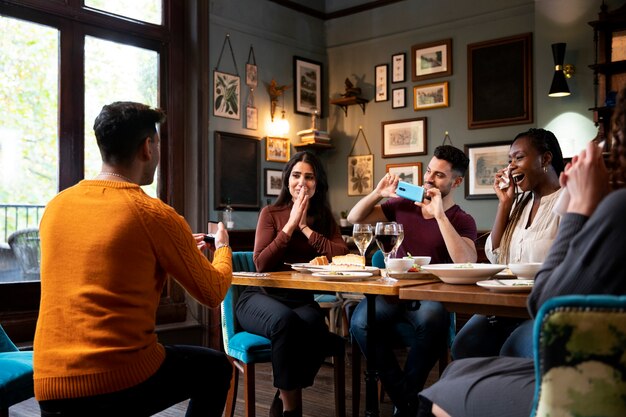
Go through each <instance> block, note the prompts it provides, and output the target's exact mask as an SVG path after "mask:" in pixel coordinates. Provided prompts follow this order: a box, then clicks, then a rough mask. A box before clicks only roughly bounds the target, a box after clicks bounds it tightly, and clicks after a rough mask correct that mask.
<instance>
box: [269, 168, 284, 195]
mask: <svg viewBox="0 0 626 417" xmlns="http://www.w3.org/2000/svg"><path fill="white" fill-rule="evenodd" d="M282 188H283V171H281V170H278V169H270V168H265V195H279V194H280V190H281V189H282Z"/></svg>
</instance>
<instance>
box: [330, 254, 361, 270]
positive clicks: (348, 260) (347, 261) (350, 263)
mask: <svg viewBox="0 0 626 417" xmlns="http://www.w3.org/2000/svg"><path fill="white" fill-rule="evenodd" d="M330 265H331V267H333V268H336V269H341V268H355V267H356V268H363V269H365V257H364V256H361V255H356V254H354V253H349V254H347V255H342V256H333V260H332V262H331V263H330Z"/></svg>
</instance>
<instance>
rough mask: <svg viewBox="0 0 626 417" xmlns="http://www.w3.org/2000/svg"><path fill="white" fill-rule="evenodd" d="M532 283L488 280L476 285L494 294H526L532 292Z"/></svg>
mask: <svg viewBox="0 0 626 417" xmlns="http://www.w3.org/2000/svg"><path fill="white" fill-rule="evenodd" d="M534 283H535V281H534V280H532V279H497V280H495V279H490V280H487V281H478V282H477V283H476V285H479V286H481V287H483V288H487V289H489V290H491V291H495V292H526V291H530V290H532V288H533V284H534Z"/></svg>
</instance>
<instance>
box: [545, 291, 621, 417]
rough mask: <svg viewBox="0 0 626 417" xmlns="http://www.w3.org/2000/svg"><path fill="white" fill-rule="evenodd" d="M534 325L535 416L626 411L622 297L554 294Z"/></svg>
mask: <svg viewBox="0 0 626 417" xmlns="http://www.w3.org/2000/svg"><path fill="white" fill-rule="evenodd" d="M534 330H535V361H536V363H535V365H536V366H535V370H536V377H537V378H536V380H537V381H539V383H538V384H537V387H536V393H535V404H534V407H533V410H534V412H533V416H540V417H560V416H576V417H578V416H580V417H582V416H589V417H592V416H593V417H600V416H606V417H609V416H615V417H618V416H626V352H625V351H626V349H625V347H626V297H617V296H603V295H597V296H566V297H557V298H555V299H552V300H550V301H549V302H548V303H546V304H545V305H544V306H543V307H542V309H541V311H540V312H539V314H538V316H537V320H536V322H535V329H534Z"/></svg>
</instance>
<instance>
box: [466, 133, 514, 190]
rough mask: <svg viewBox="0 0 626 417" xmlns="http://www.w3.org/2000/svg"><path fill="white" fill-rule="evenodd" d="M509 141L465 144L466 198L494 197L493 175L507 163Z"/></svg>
mask: <svg viewBox="0 0 626 417" xmlns="http://www.w3.org/2000/svg"><path fill="white" fill-rule="evenodd" d="M510 147H511V142H491V143H476V144H473V145H465V154H466V155H467V157H468V158H469V161H470V162H469V168H468V170H467V176H466V178H465V198H466V199H467V200H485V199H495V198H498V197H497V196H496V193H495V191H494V190H493V181H494V178H495V177H494V176H495V175H496V172H498V170H500V169H503V168H506V167H507V166H508V165H509V148H510Z"/></svg>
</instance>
